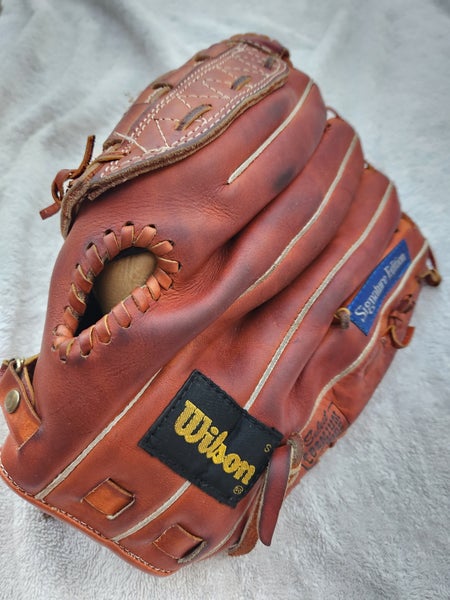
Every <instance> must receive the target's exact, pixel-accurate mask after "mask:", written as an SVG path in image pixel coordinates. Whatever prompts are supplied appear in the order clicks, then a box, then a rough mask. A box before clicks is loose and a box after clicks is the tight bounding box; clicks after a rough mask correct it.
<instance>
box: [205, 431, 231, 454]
mask: <svg viewBox="0 0 450 600" xmlns="http://www.w3.org/2000/svg"><path fill="white" fill-rule="evenodd" d="M211 429H212V427H211ZM214 429H215V428H214ZM227 436H228V431H222V433H221V434H220V435H218V436H217V437H216V439H215V440H214V442H213V443H212V444H211V446H209V448H207V450H206V458H212V455H213V454H214V452H215V451H216V450H217V448H218V447H219V446H220V445H221V444H222V443H223V442H224V440H226V438H227ZM200 445H201V444H199V447H198V449H199V452H201V450H200Z"/></svg>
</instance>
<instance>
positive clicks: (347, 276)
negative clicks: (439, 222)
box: [0, 34, 439, 575]
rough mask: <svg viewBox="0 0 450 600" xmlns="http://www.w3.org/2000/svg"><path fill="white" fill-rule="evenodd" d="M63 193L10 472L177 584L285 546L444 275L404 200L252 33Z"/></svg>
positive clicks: (158, 105) (8, 380) (133, 126)
mask: <svg viewBox="0 0 450 600" xmlns="http://www.w3.org/2000/svg"><path fill="white" fill-rule="evenodd" d="M92 147H93V138H89V139H88V144H87V148H86V153H85V156H84V158H83V160H82V163H81V165H80V166H79V168H78V169H73V170H64V171H61V172H60V173H58V174H57V176H56V178H55V180H54V182H53V186H52V192H53V198H54V204H53V205H52V206H51V207H49V208H47V209H45V210H43V211H42V216H43V217H47V216H49V215H51V214H53V213H54V212H57V211H58V210H59V209H61V216H62V220H61V223H62V233H63V236H64V238H65V241H64V244H63V246H62V248H61V251H60V254H59V256H58V259H57V262H56V264H55V267H54V272H53V276H52V281H51V289H50V294H49V304H48V311H47V319H46V323H45V327H44V333H43V341H42V347H41V351H40V354H39V355H38V356H36V357H32V358H30V359H24V360H19V359H13V360H10V361H5V362H4V363H3V366H2V369H1V377H0V398H1V402H2V407H3V412H4V417H5V419H6V422H7V424H8V426H9V430H10V434H9V436H8V437H7V439H6V441H5V442H4V445H3V447H2V450H1V473H2V475H3V478H4V479H5V481H6V482H7V483H8V484H9V485H10V486H11V487H12V488H13V489H14V490H15V491H16V492H18V493H19V494H20V495H22V496H23V497H24V498H26V499H27V500H29V501H30V502H32V503H33V504H35V505H37V506H38V507H40V508H41V509H43V510H44V511H47V512H48V513H50V514H52V515H55V516H58V517H60V518H61V519H63V520H65V521H68V522H69V523H71V524H73V525H75V526H76V527H78V528H80V529H81V530H83V531H84V532H86V533H87V534H89V535H91V536H93V537H94V538H95V539H96V540H98V541H99V542H101V543H103V544H105V545H106V546H108V547H109V548H111V549H112V550H114V551H116V552H118V553H119V554H120V555H121V556H122V557H123V558H125V559H127V560H129V561H130V562H131V563H133V564H134V565H136V566H138V567H141V568H143V569H145V570H148V571H150V572H152V573H154V574H157V575H168V574H170V573H173V572H174V571H176V570H177V569H179V568H180V567H181V566H182V565H185V564H189V563H190V562H192V561H194V560H203V559H205V558H206V557H208V556H211V555H212V554H214V553H217V552H219V551H222V550H227V551H228V553H229V554H231V555H239V554H243V553H246V552H248V551H250V550H251V549H252V548H253V547H254V545H255V543H256V542H257V540H258V539H259V540H261V541H262V542H263V543H264V544H270V541H271V538H272V534H273V531H274V527H275V524H276V520H277V516H278V513H279V510H280V507H281V505H282V503H283V500H284V498H285V497H286V494H287V493H288V492H289V491H290V490H291V489H292V488H293V487H294V486H295V485H296V484H297V483H298V482H299V481H300V479H301V478H302V476H303V475H304V474H305V473H306V471H308V470H309V469H310V468H311V467H313V466H314V465H315V464H316V463H317V461H318V460H319V458H320V456H321V455H322V454H323V452H324V451H325V450H326V449H327V448H329V447H330V446H332V445H333V444H334V443H335V441H336V440H337V439H338V438H339V437H340V436H341V435H342V434H343V433H344V432H345V431H346V430H347V428H348V426H349V425H350V424H351V423H352V422H353V421H354V420H355V419H356V417H357V416H358V414H359V413H360V412H361V410H362V409H363V407H364V406H365V404H366V403H367V401H368V400H369V398H370V396H371V395H372V393H373V391H374V389H375V387H376V386H377V384H378V383H379V381H380V380H381V378H382V377H383V375H384V373H385V372H386V369H387V368H388V366H389V364H390V362H391V360H392V358H393V356H394V353H395V351H396V350H397V349H398V348H402V347H403V346H405V345H407V344H408V342H409V340H410V338H411V333H412V328H411V327H410V326H409V321H410V318H411V315H412V309H413V308H414V305H415V302H416V300H417V296H418V294H419V292H420V289H421V286H422V284H423V283H424V282H428V283H429V284H432V285H436V284H437V283H439V275H438V272H437V269H436V266H435V262H434V259H433V256H432V253H431V250H430V248H429V246H428V243H427V242H426V240H425V239H424V238H423V236H422V234H421V233H420V231H419V229H418V228H417V227H416V226H415V224H414V223H413V222H412V221H411V219H409V218H408V217H407V216H406V215H405V214H402V212H401V208H400V205H399V201H398V198H397V194H396V190H395V187H394V185H393V184H392V182H390V181H389V180H388V179H387V178H386V177H385V176H384V175H383V174H382V173H380V172H379V171H377V170H376V169H375V168H373V167H372V166H371V165H369V164H368V163H367V162H365V160H364V156H363V151H362V148H361V144H360V141H359V138H358V136H357V134H356V133H355V131H354V130H353V128H352V127H351V126H350V125H349V124H348V123H347V122H346V121H344V120H343V119H342V118H340V117H339V116H338V115H337V114H336V113H334V112H332V111H330V110H327V108H326V106H325V105H324V102H323V100H322V97H321V95H320V92H319V90H318V88H317V86H316V85H315V83H314V82H313V81H312V80H311V79H310V78H309V77H308V76H307V75H305V74H304V73H301V72H300V71H298V70H296V69H295V68H293V66H292V65H291V63H290V61H289V53H288V51H287V50H286V49H285V48H284V47H282V46H281V45H280V44H279V43H277V42H276V41H273V40H270V39H268V38H266V37H264V36H258V35H255V34H248V35H241V36H236V37H233V38H232V39H230V40H227V41H225V42H222V43H218V44H216V45H214V46H212V47H211V48H209V49H208V50H206V51H204V52H201V53H198V54H197V55H196V56H194V57H193V58H192V59H191V60H190V61H188V62H187V63H186V64H185V65H184V66H182V67H181V68H179V69H177V70H175V71H172V72H170V73H168V74H167V75H165V76H163V77H161V78H159V79H157V80H156V81H154V82H153V83H152V84H151V85H149V86H148V87H147V88H146V89H145V90H144V91H143V92H142V94H141V95H140V96H139V97H138V98H137V100H136V101H135V103H134V104H133V105H132V106H131V108H130V109H129V110H128V111H127V112H126V114H125V115H124V116H123V118H122V120H121V121H120V123H119V124H118V125H117V127H116V128H115V129H114V131H113V133H112V134H111V135H110V136H109V137H108V139H107V140H106V142H105V143H104V145H103V151H102V152H101V153H100V154H99V155H98V156H97V157H96V158H94V159H92Z"/></svg>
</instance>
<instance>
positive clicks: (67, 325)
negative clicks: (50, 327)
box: [52, 223, 180, 361]
mask: <svg viewBox="0 0 450 600" xmlns="http://www.w3.org/2000/svg"><path fill="white" fill-rule="evenodd" d="M130 228H131V229H130ZM130 234H131V235H130ZM156 234H157V230H156V228H155V227H154V226H152V225H145V226H144V227H142V228H141V229H140V230H138V231H136V229H135V226H134V225H133V224H130V223H127V224H125V225H124V226H123V227H122V228H121V229H120V230H119V231H118V232H115V231H113V230H107V231H105V232H104V233H103V238H102V239H101V240H100V241H98V242H97V243H94V242H91V243H90V244H88V246H87V248H86V250H85V252H84V256H83V259H82V260H81V261H80V263H78V264H77V265H76V266H75V272H74V275H73V278H72V282H71V284H70V288H69V295H68V305H67V306H66V307H65V309H64V313H63V322H62V323H60V324H59V325H58V326H57V327H56V328H55V329H54V331H53V336H54V337H53V345H52V349H53V350H55V351H56V350H57V351H58V352H59V356H60V359H61V360H62V361H66V360H67V358H68V357H69V355H70V353H71V352H72V350H73V349H74V346H77V347H78V350H79V353H80V356H82V357H83V358H86V357H87V356H89V354H90V352H91V350H92V349H93V347H94V345H95V344H96V343H100V344H109V343H110V342H111V336H112V333H111V327H110V319H111V317H114V319H115V321H116V322H117V324H118V325H119V326H120V327H122V328H123V329H126V328H128V327H129V326H130V325H131V322H132V315H131V314H130V312H129V310H128V308H127V307H126V305H125V303H124V301H122V302H120V303H119V304H118V305H117V306H115V307H113V308H112V310H111V311H110V312H109V313H107V314H106V315H104V316H103V317H102V318H101V319H100V320H99V321H98V322H97V323H95V324H93V325H91V326H90V327H89V328H88V329H86V330H84V331H83V332H81V333H80V334H79V335H78V336H77V337H75V332H76V329H77V327H78V325H79V322H80V320H81V318H82V316H83V315H84V313H85V310H86V306H87V301H88V297H89V295H90V292H91V290H92V286H93V283H94V280H95V277H96V276H97V275H99V274H100V273H101V271H102V270H103V267H104V265H105V263H106V262H108V261H110V260H112V259H113V258H115V257H116V256H117V255H118V254H119V253H120V252H121V251H122V250H125V249H127V248H131V247H137V248H143V249H147V250H148V251H149V252H151V253H152V254H153V255H154V257H155V259H156V267H155V270H154V272H153V273H152V274H151V275H150V277H149V278H148V280H147V282H146V284H145V285H144V286H141V287H138V288H137V289H136V290H134V292H132V293H131V294H130V295H129V297H131V299H132V300H133V302H134V303H135V305H136V307H137V308H138V310H139V311H140V312H141V313H145V312H147V310H149V308H150V307H151V306H152V305H153V302H155V301H157V300H159V298H160V297H161V294H162V292H163V290H168V289H169V288H170V286H171V285H172V283H173V275H174V274H175V273H177V272H178V270H179V268H180V264H179V263H178V262H177V261H176V260H173V259H170V258H167V257H166V255H167V254H168V253H169V252H171V250H172V249H173V242H170V241H169V240H163V241H158V242H154V239H155V237H156ZM107 236H108V237H109V240H111V239H113V240H114V241H113V242H112V244H111V243H109V244H107V243H106V242H105V241H104V239H105V238H106V237H107ZM127 239H128V240H129V241H127ZM111 245H112V246H115V247H113V248H111ZM102 246H103V247H102ZM78 274H79V276H81V278H82V282H80V283H81V284H82V285H83V288H84V289H82V288H81V287H80V283H77V275H78ZM79 276H78V279H79Z"/></svg>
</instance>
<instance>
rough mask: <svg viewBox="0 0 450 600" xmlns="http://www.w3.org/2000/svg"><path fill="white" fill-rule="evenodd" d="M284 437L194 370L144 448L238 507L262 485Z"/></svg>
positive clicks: (142, 442)
mask: <svg viewBox="0 0 450 600" xmlns="http://www.w3.org/2000/svg"><path fill="white" fill-rule="evenodd" d="M282 437H283V436H282V434H281V433H280V432H279V431H277V430H276V429H274V428H272V427H268V426H267V425H265V424H264V423H261V422H260V421H258V420H257V419H255V417H253V416H252V415H250V414H249V413H248V412H247V411H246V410H244V409H243V408H241V407H240V406H239V404H237V402H235V400H233V398H231V396H229V395H228V394H227V393H226V392H225V391H224V390H222V389H221V388H220V387H218V386H217V385H216V384H215V383H214V382H213V381H211V380H210V379H209V378H208V377H206V376H205V375H203V374H202V373H200V372H199V371H193V372H192V374H191V375H190V377H189V379H188V380H187V381H186V383H185V384H184V385H183V387H182V388H181V389H180V390H179V392H178V393H177V395H176V396H175V398H174V399H173V400H172V402H171V403H170V404H169V406H168V407H167V408H166V409H165V410H164V412H163V413H162V414H161V415H160V417H159V418H158V419H157V420H156V421H155V423H153V425H152V426H151V427H150V429H149V430H148V431H147V433H146V434H145V436H144V437H143V438H142V439H141V440H140V441H139V446H140V447H141V448H143V449H144V450H145V451H146V452H148V453H149V454H151V455H152V456H155V457H157V458H158V459H159V460H161V461H162V462H163V463H164V464H166V465H167V466H168V467H170V468H171V469H172V470H173V471H175V472H176V473H178V474H179V475H181V476H182V477H185V478H186V479H188V480H189V481H191V482H192V483H193V484H195V485H196V486H197V487H199V488H200V489H202V490H203V491H204V492H206V493H207V494H209V495H210V496H212V497H213V498H215V499H216V500H218V501H219V502H222V503H224V504H228V505H229V506H233V507H234V506H236V504H237V503H238V502H239V500H240V499H242V498H243V497H244V496H245V495H246V494H247V493H248V492H249V491H250V490H251V488H252V487H253V486H254V484H255V483H256V482H257V481H258V478H259V477H260V475H261V473H262V472H263V471H264V469H265V468H266V466H267V464H268V462H269V459H270V457H271V455H272V452H273V450H274V449H275V448H276V447H277V446H278V445H279V444H280V442H281V439H282Z"/></svg>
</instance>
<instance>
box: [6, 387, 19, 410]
mask: <svg viewBox="0 0 450 600" xmlns="http://www.w3.org/2000/svg"><path fill="white" fill-rule="evenodd" d="M19 403H20V392H19V390H10V391H9V392H8V393H7V394H6V398H5V410H6V412H7V413H10V414H11V413H13V412H14V411H15V410H17V407H18V406H19Z"/></svg>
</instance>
